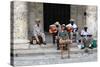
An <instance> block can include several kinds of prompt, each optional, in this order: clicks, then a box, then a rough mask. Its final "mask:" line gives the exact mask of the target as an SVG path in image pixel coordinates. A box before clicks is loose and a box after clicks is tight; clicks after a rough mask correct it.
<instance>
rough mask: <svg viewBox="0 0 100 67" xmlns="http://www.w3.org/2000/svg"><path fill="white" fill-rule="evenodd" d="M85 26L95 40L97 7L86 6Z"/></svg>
mask: <svg viewBox="0 0 100 67" xmlns="http://www.w3.org/2000/svg"><path fill="white" fill-rule="evenodd" d="M86 12H87V16H86V25H87V26H88V30H89V31H90V33H92V34H93V37H94V38H97V31H98V24H97V7H96V6H87V8H86Z"/></svg>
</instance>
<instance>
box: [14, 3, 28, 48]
mask: <svg viewBox="0 0 100 67" xmlns="http://www.w3.org/2000/svg"><path fill="white" fill-rule="evenodd" d="M27 13H28V9H27V2H23V1H14V32H13V37H14V49H22V48H28V28H27V23H28V16H27Z"/></svg>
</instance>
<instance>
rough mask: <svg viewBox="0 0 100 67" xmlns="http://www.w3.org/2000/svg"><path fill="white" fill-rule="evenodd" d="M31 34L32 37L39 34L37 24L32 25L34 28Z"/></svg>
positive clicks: (39, 30)
mask: <svg viewBox="0 0 100 67" xmlns="http://www.w3.org/2000/svg"><path fill="white" fill-rule="evenodd" d="M33 33H34V35H37V34H40V33H41V28H40V26H37V24H36V25H34V27H33Z"/></svg>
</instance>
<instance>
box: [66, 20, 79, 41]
mask: <svg viewBox="0 0 100 67" xmlns="http://www.w3.org/2000/svg"><path fill="white" fill-rule="evenodd" d="M66 30H67V32H68V34H69V38H70V39H73V36H75V42H77V36H78V33H77V31H78V27H77V25H76V24H75V21H74V19H71V20H70V23H69V24H68V25H66Z"/></svg>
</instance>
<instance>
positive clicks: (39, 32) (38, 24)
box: [33, 19, 46, 45]
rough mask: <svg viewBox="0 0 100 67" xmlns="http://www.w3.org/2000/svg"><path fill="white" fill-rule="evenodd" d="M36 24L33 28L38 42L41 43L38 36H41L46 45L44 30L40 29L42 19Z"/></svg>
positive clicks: (37, 20)
mask: <svg viewBox="0 0 100 67" xmlns="http://www.w3.org/2000/svg"><path fill="white" fill-rule="evenodd" d="M35 22H36V24H35V25H34V28H33V29H34V30H33V33H34V36H35V38H36V40H37V42H39V38H38V36H41V37H42V39H43V44H45V45H46V40H45V34H44V33H43V32H42V30H41V28H40V19H36V20H35Z"/></svg>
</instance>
